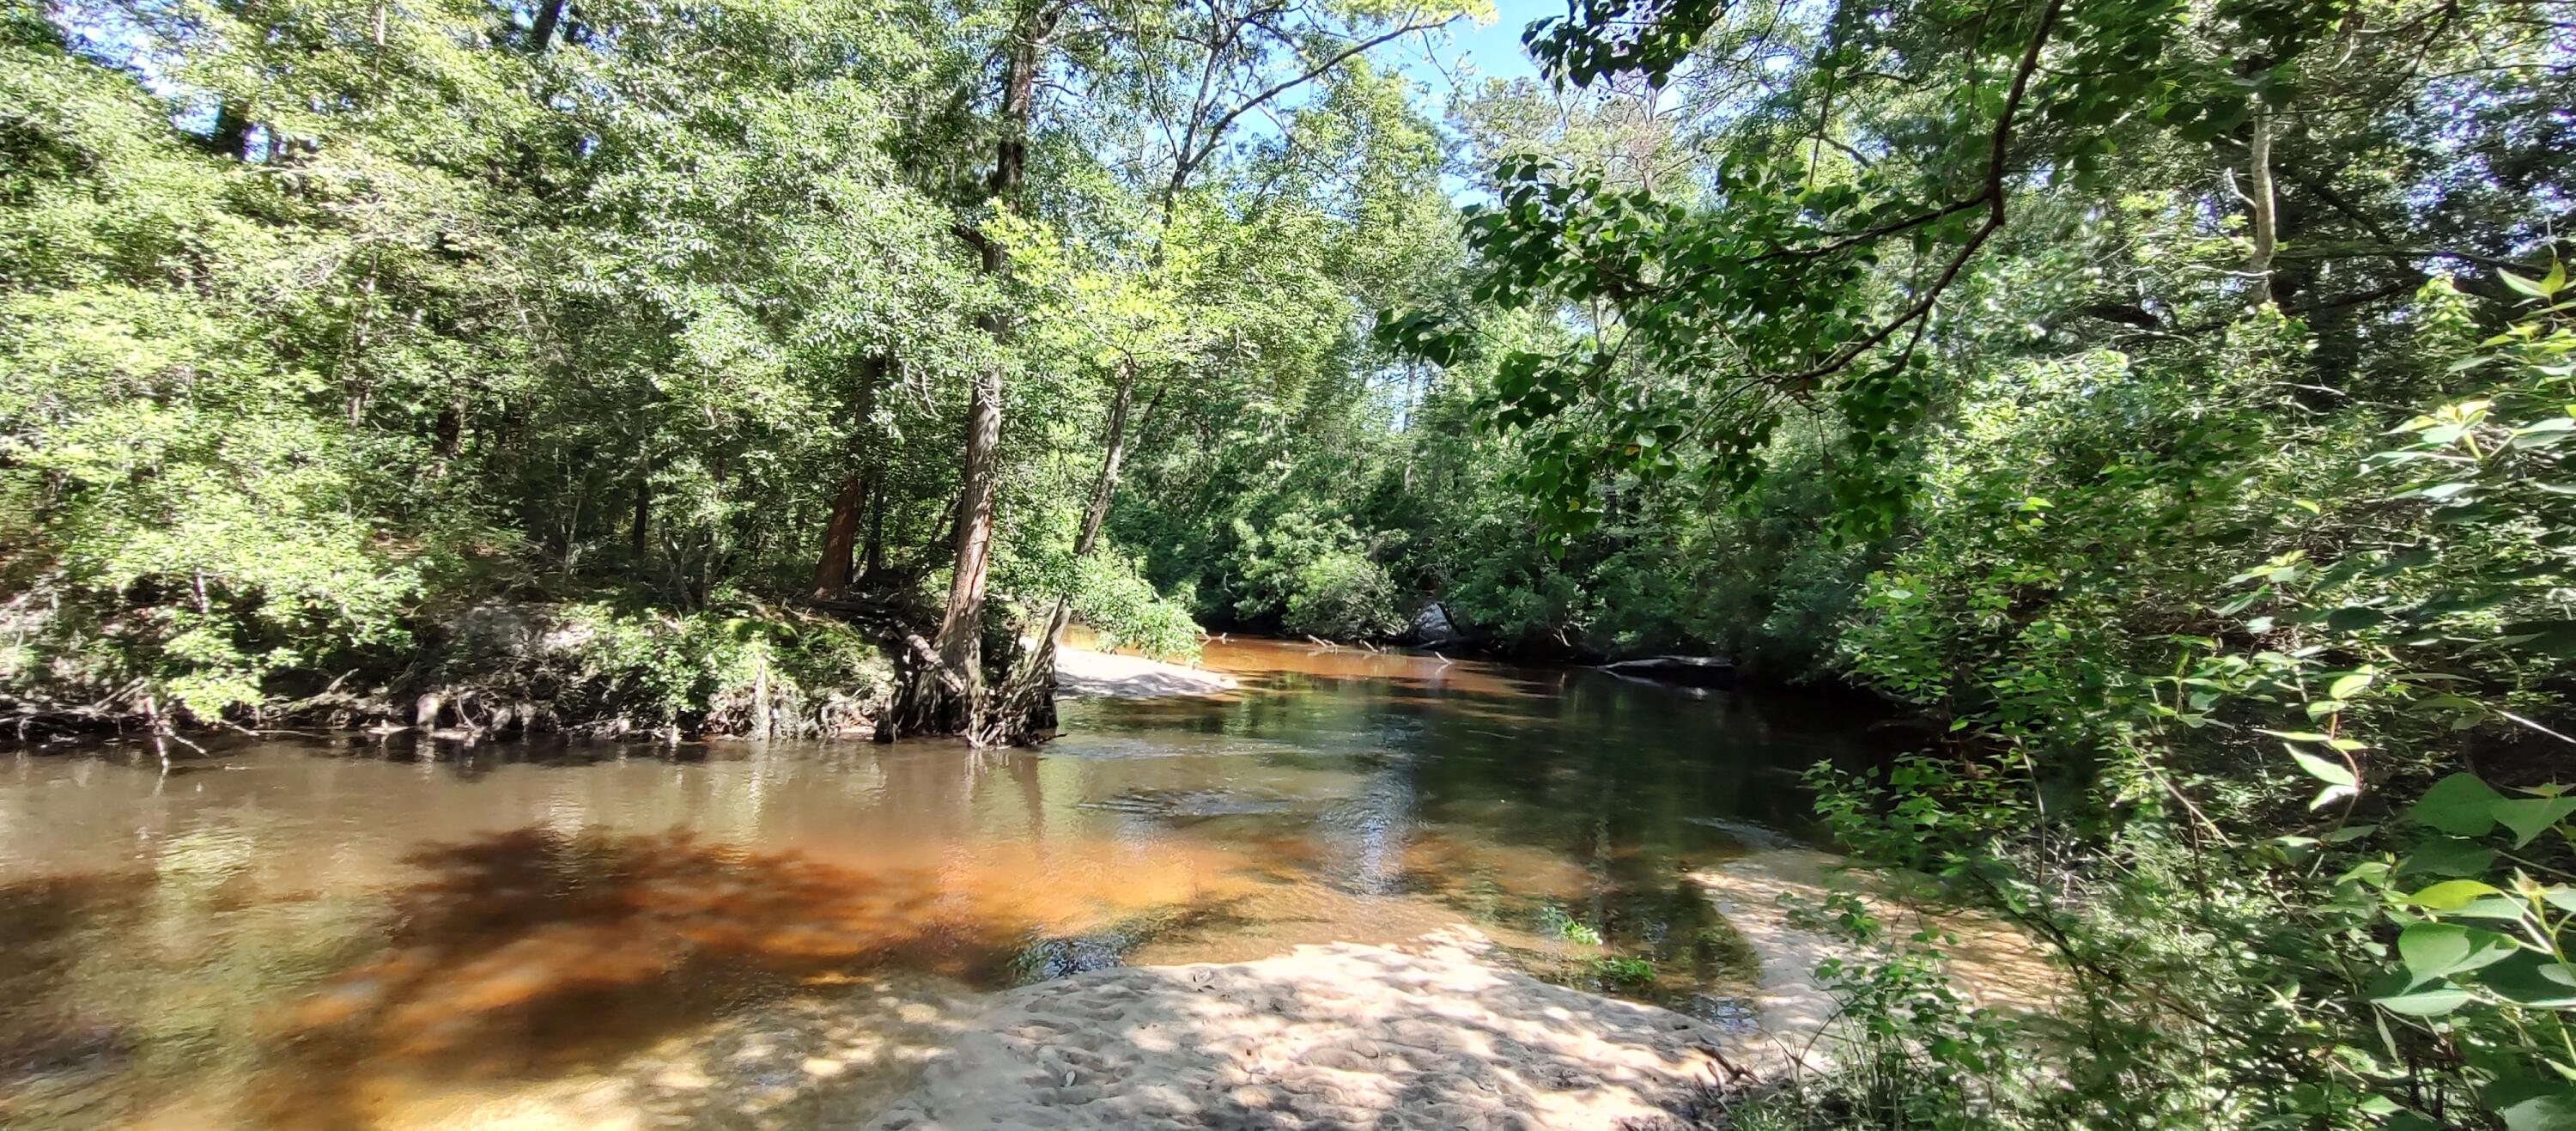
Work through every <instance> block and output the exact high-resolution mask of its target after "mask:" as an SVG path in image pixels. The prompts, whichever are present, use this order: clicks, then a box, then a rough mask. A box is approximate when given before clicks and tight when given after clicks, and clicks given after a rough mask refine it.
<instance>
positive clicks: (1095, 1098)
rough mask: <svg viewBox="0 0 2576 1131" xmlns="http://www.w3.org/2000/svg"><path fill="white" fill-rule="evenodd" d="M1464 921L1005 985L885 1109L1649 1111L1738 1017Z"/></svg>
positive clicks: (1497, 1122)
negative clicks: (1674, 1003)
mask: <svg viewBox="0 0 2576 1131" xmlns="http://www.w3.org/2000/svg"><path fill="white" fill-rule="evenodd" d="M1483 947H1484V942H1483V939H1482V937H1481V936H1478V935H1476V934H1475V933H1474V932H1472V931H1467V930H1465V929H1462V928H1458V929H1452V930H1450V931H1447V932H1443V933H1442V934H1441V935H1437V936H1433V937H1431V938H1429V939H1426V940H1423V942H1421V943H1418V944H1413V945H1411V946H1409V947H1408V948H1406V949H1403V950H1397V949H1390V948H1387V947H1376V946H1359V945H1354V944H1348V943H1336V944H1332V945H1329V946H1301V947H1298V948H1296V950H1295V951H1293V952H1291V953H1290V954H1288V955H1287V956H1285V957H1281V958H1272V959H1266V960H1263V961H1259V962H1239V963H1234V964H1231V965H1196V966H1162V967H1122V968H1117V969H1110V970H1101V971H1097V972H1094V973H1089V974H1081V975H1076V976H1074V977H1071V978H1065V979H1060V980H1057V981H1053V982H1047V983H1042V984H1039V985H1035V986H1029V987H1026V988H1023V989H1018V990H1013V991H1011V992H1009V993H1006V994H1002V995H1000V996H999V998H998V999H997V1000H996V1002H995V1003H994V1007H993V1010H992V1012H991V1013H989V1014H987V1015H986V1016H985V1017H984V1018H983V1019H982V1020H981V1021H980V1022H977V1023H973V1024H971V1025H970V1026H969V1027H968V1028H967V1030H966V1032H964V1033H963V1034H961V1035H960V1038H959V1040H958V1042H957V1044H956V1045H955V1046H954V1047H953V1048H952V1049H951V1050H949V1051H948V1052H947V1053H946V1054H945V1055H943V1056H941V1057H939V1058H938V1059H936V1060H934V1061H932V1062H931V1064H930V1066H929V1068H928V1069H927V1071H926V1072H925V1073H924V1075H923V1078H922V1080H921V1082H920V1084H919V1085H918V1086H917V1087H916V1088H915V1089H914V1091H913V1092H912V1093H911V1094H910V1095H908V1096H906V1097H905V1098H904V1099H903V1100H901V1101H899V1102H898V1103H897V1104H896V1105H895V1106H894V1107H893V1108H892V1109H891V1110H889V1111H888V1112H887V1113H886V1114H885V1115H884V1116H883V1117H881V1118H880V1119H878V1120H877V1121H876V1122H875V1123H874V1124H873V1126H875V1127H879V1128H884V1129H886V1131H898V1129H900V1131H932V1129H964V1128H1002V1127H1036V1128H1050V1127H1052V1128H1110V1127H1118V1128H1128V1127H1134V1128H1310V1129H1312V1128H1363V1127H1367V1128H1377V1127H1389V1128H1444V1129H1446V1128H1458V1129H1465V1131H1476V1129H1481V1128H1529V1129H1533V1131H1534V1129H1537V1128H1604V1129H1607V1128H1613V1127H1630V1128H1651V1127H1676V1128H1677V1127H1680V1126H1683V1124H1681V1123H1680V1122H1678V1121H1677V1120H1674V1119H1673V1118H1672V1117H1671V1114H1670V1113H1671V1112H1673V1111H1675V1110H1676V1109H1678V1108H1680V1107H1681V1106H1682V1105H1684V1104H1685V1103H1687V1102H1688V1100H1689V1098H1690V1096H1691V1094H1692V1093H1693V1091H1694V1090H1695V1086H1696V1085H1699V1084H1703V1083H1706V1082H1708V1081H1710V1080H1711V1079H1712V1078H1714V1076H1715V1075H1716V1071H1717V1070H1716V1066H1715V1063H1714V1061H1713V1060H1712V1059H1711V1058H1710V1057H1709V1056H1708V1054H1707V1053H1706V1052H1705V1051H1704V1049H1705V1048H1722V1049H1725V1050H1727V1056H1728V1058H1729V1059H1731V1060H1736V1061H1737V1062H1738V1063H1739V1064H1741V1063H1742V1059H1740V1058H1743V1057H1749V1056H1754V1055H1758V1054H1757V1053H1755V1052H1754V1051H1753V1050H1751V1049H1750V1048H1748V1047H1746V1046H1747V1041H1746V1039H1745V1038H1744V1037H1742V1036H1737V1035H1729V1034H1726V1033H1723V1032H1721V1031H1719V1030H1716V1029H1713V1028H1711V1027H1709V1026H1706V1025H1703V1024H1701V1023H1699V1022H1697V1021H1694V1020H1692V1019H1690V1018H1688V1017H1684V1016H1682V1015H1680V1014H1677V1013H1673V1012H1670V1011H1667V1010H1662V1009H1657V1008H1654V1007H1652V1006H1645V1005H1637V1004H1634V1003H1630V1002H1623V1001H1616V1000H1613V999H1610V998H1604V997H1599V996H1596V995H1593V994H1587V993H1583V992H1580V991H1577V990H1569V989H1565V988H1562V987H1558V986H1551V985H1548V984H1546V983H1544V982H1540V981H1537V980H1536V979H1533V978H1530V977H1528V976H1526V975H1523V974H1519V973H1516V972H1513V971H1510V970H1506V969H1504V968H1502V967H1500V966H1497V965H1495V964H1494V963H1492V962H1491V961H1488V960H1487V959H1485V958H1484V957H1483V956H1482V955H1481V953H1480V951H1481V950H1482V949H1483Z"/></svg>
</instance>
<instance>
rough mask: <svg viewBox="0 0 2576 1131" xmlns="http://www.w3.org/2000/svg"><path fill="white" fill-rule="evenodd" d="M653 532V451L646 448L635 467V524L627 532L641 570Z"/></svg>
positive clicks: (636, 566) (639, 570) (637, 566)
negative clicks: (640, 461)
mask: <svg viewBox="0 0 2576 1131" xmlns="http://www.w3.org/2000/svg"><path fill="white" fill-rule="evenodd" d="M652 534H653V453H652V451H651V450H650V449H646V451H645V453H644V459H643V462H642V463H640V464H638V465H637V466H636V468H635V524H634V526H633V527H632V528H631V529H630V530H629V531H628V533H627V542H628V544H629V545H630V546H631V547H632V548H633V550H634V553H635V568H636V570H637V571H638V572H641V571H642V570H643V568H644V562H645V560H646V558H647V557H648V555H649V554H650V553H651V551H652V548H653V544H652Z"/></svg>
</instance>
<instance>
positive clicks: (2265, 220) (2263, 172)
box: [2245, 99, 2280, 307]
mask: <svg viewBox="0 0 2576 1131" xmlns="http://www.w3.org/2000/svg"><path fill="white" fill-rule="evenodd" d="M2272 129H2273V126H2272V111H2271V110H2270V109H2269V108H2267V107H2265V106H2264V105H2263V104H2262V101H2261V100H2260V99H2257V100H2256V101H2255V104H2254V136H2253V138H2252V139H2251V141H2250V142H2249V143H2248V144H2247V146H2246V149H2247V156H2246V159H2245V165H2246V174H2247V176H2246V180H2247V181H2249V182H2250V184H2249V186H2248V187H2249V188H2250V189H2251V190H2252V191H2251V192H2249V193H2248V194H2247V199H2248V201H2249V202H2250V203H2251V204H2252V205H2253V207H2254V249H2253V253H2252V254H2251V255H2249V256H2247V257H2246V261H2245V273H2246V275H2248V276H2250V277H2251V278H2252V279H2253V280H2254V305H2256V306H2258V307H2260V306H2269V305H2271V302H2272V252H2273V249H2274V248H2275V247H2276V246H2277V245H2278V241H2279V238H2280V221H2279V218H2278V216H2277V214H2276V212H2275V197H2274V196H2273V193H2272Z"/></svg>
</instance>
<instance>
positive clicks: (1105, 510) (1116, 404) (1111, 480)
mask: <svg viewBox="0 0 2576 1131" xmlns="http://www.w3.org/2000/svg"><path fill="white" fill-rule="evenodd" d="M1135 399H1136V364H1135V363H1134V362H1132V361H1130V362H1124V363H1122V364H1120V365H1119V366H1118V390H1117V392H1116V394H1114V395H1113V396H1111V397H1110V399H1109V440H1108V444H1107V447H1108V451H1107V453H1106V454H1104V455H1103V456H1101V459H1100V478H1099V479H1098V480H1097V481H1095V482H1094V483H1093V484H1092V486H1091V506H1090V507H1089V508H1088V509H1086V510H1084V511H1083V512H1082V536H1081V537H1079V538H1076V539H1075V540H1074V543H1073V556H1074V558H1075V560H1077V561H1078V560H1080V559H1083V558H1087V557H1090V556H1091V547H1092V546H1093V544H1095V543H1097V542H1099V541H1100V524H1101V523H1102V522H1105V521H1107V520H1108V518H1109V500H1110V497H1111V496H1112V495H1115V494H1116V493H1117V491H1118V464H1119V461H1121V460H1123V459H1125V458H1126V456H1127V406H1128V405H1130V404H1133V403H1134V402H1135Z"/></svg>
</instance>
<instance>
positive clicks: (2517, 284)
mask: <svg viewBox="0 0 2576 1131" xmlns="http://www.w3.org/2000/svg"><path fill="white" fill-rule="evenodd" d="M2496 278H2498V279H2499V280H2502V281H2503V283H2504V285H2506V286H2508V287H2511V288H2513V289H2514V290H2515V291H2518V292H2520V293H2522V294H2526V295H2530V296H2531V297H2533V298H2548V297H2549V293H2550V292H2549V290H2548V288H2545V287H2543V286H2541V285H2540V284H2541V281H2540V280H2538V279H2526V278H2523V277H2522V276H2520V275H2516V274H2514V273H2513V272H2511V271H2498V272H2496Z"/></svg>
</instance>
